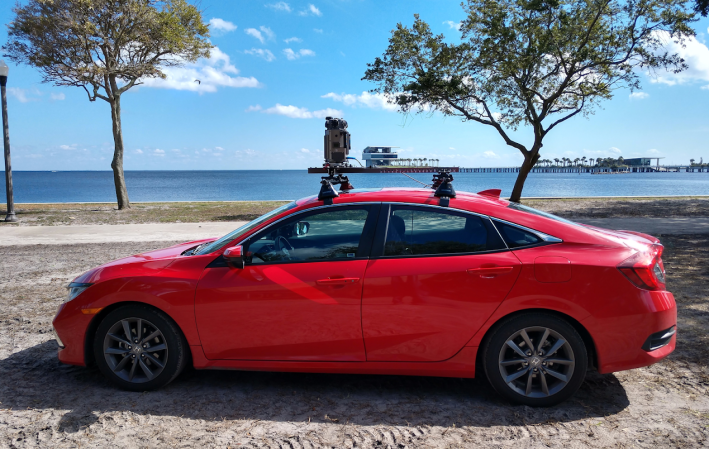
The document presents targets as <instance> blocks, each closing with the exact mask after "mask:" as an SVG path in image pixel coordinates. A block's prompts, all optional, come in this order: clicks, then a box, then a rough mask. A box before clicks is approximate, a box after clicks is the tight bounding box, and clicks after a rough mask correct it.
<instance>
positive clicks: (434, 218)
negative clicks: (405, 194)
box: [384, 206, 504, 256]
mask: <svg viewBox="0 0 709 449" xmlns="http://www.w3.org/2000/svg"><path fill="white" fill-rule="evenodd" d="M488 221H489V220H488ZM496 234H497V233H496V232H494V230H493V232H490V231H489V228H488V226H487V225H486V223H485V219H484V218H482V217H479V216H476V215H470V214H464V213H459V212H454V211H438V210H434V209H429V208H419V207H415V206H392V207H391V211H390V212H389V224H388V229H387V235H386V242H385V244H384V256H420V255H436V254H456V253H475V252H481V251H490V250H494V249H503V248H504V244H503V243H502V242H501V241H500V238H499V236H497V235H496Z"/></svg>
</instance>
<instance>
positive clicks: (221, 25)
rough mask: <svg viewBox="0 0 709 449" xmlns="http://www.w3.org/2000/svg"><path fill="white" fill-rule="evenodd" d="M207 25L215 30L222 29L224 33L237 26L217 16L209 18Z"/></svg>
mask: <svg viewBox="0 0 709 449" xmlns="http://www.w3.org/2000/svg"><path fill="white" fill-rule="evenodd" d="M209 25H210V26H211V27H212V28H214V29H215V30H219V31H224V32H226V33H228V32H229V31H234V30H236V28H237V26H236V25H234V24H233V23H231V22H229V21H227V20H224V19H219V18H217V17H214V18H213V19H210V20H209Z"/></svg>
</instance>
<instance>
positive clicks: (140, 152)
mask: <svg viewBox="0 0 709 449" xmlns="http://www.w3.org/2000/svg"><path fill="white" fill-rule="evenodd" d="M133 152H134V153H135V154H143V150H141V149H140V148H138V149H137V150H135V151H133Z"/></svg>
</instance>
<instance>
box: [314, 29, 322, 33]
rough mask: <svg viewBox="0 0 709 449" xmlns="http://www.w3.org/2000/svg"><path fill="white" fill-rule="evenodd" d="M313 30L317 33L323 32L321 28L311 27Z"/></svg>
mask: <svg viewBox="0 0 709 449" xmlns="http://www.w3.org/2000/svg"><path fill="white" fill-rule="evenodd" d="M313 31H315V32H316V33H319V34H322V33H323V31H322V29H321V28H313Z"/></svg>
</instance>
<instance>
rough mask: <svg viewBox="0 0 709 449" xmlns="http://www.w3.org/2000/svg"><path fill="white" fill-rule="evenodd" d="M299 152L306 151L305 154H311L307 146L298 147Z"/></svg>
mask: <svg viewBox="0 0 709 449" xmlns="http://www.w3.org/2000/svg"><path fill="white" fill-rule="evenodd" d="M300 152H301V153H306V154H311V153H312V151H310V150H309V149H307V148H301V149H300Z"/></svg>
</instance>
